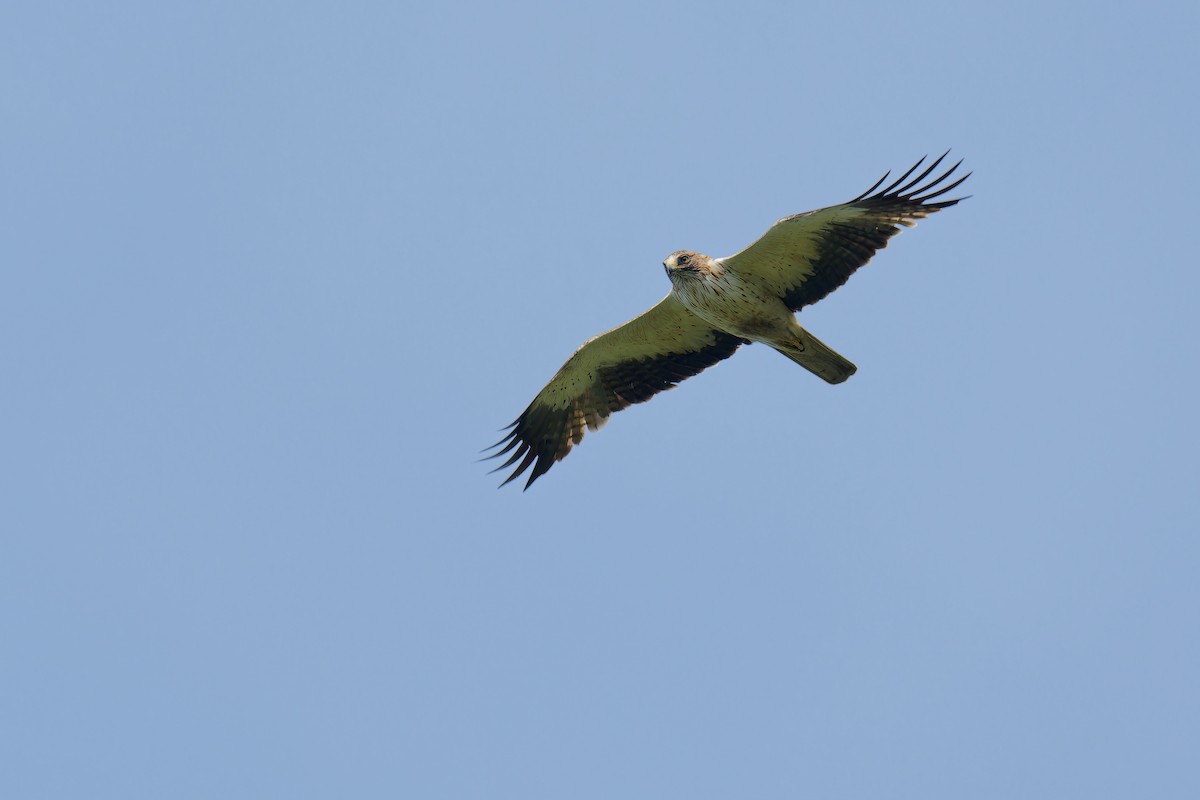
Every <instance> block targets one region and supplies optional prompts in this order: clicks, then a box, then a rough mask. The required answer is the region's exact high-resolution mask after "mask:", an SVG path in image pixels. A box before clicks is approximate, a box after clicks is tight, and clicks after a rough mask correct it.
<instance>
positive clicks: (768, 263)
mask: <svg viewBox="0 0 1200 800" xmlns="http://www.w3.org/2000/svg"><path fill="white" fill-rule="evenodd" d="M948 154H949V153H948V151H947V153H943V154H942V156H941V158H938V159H937V160H936V161H934V162H933V163H932V164H930V165H929V166H928V167H927V168H926V169H925V171H924V172H922V173H921V174H920V175H918V176H917V177H915V178H913V179H912V180H911V181H909V182H908V183H904V181H906V180H908V176H909V175H911V174H913V172H915V171H916V170H917V168H918V167H919V166H921V164H922V163H923V162H924V161H925V159H924V158H922V159H921V160H920V161H918V162H917V163H916V164H914V165H913V166H912V168H911V169H909V170H908V172H906V173H904V174H903V175H901V176H900V178H899V179H897V180H896V181H894V182H893V183H892V184H891V185H890V186H888V187H887V188H885V189H880V190H879V191H878V192H875V190H876V189H878V188H879V186H880V184H882V183H883V182H884V181H885V180H887V177H888V174H890V173H888V174H885V175H884V176H883V177H882V178H880V179H879V180H878V181H877V182H876V183H875V185H874V186H872V187H871V188H870V189H868V190H867V191H865V192H863V193H862V194H860V195H859V196H858V197H856V198H854V199H853V200H851V201H850V202H848V203H843V204H842V205H840V206H830V207H829V208H821V209H818V210H816V211H808V212H806V213H804V214H795V215H793V216H790V217H784V218H783V219H781V220H779V221H778V222H776V223H775V224H774V225H772V226H771V228H770V230H768V231H767V232H766V233H765V234H763V236H762V238H761V239H759V240H758V241H757V242H755V243H754V244H752V245H750V246H749V247H747V248H746V249H745V250H743V251H742V252H740V253H738V254H737V255H733V256H729V257H727V258H722V259H719V261H720V263H722V264H724V265H726V266H727V267H728V268H730V269H732V270H735V271H736V272H737V273H738V274H740V275H742V276H744V277H747V278H749V279H751V280H756V281H757V282H759V283H760V284H762V285H764V286H765V287H766V288H768V289H769V290H770V291H772V292H773V293H775V294H777V295H778V296H779V297H780V298H782V299H783V301H784V302H785V303H787V306H788V308H790V309H791V310H792V311H799V310H800V309H801V308H803V307H804V306H807V305H810V304H812V303H815V302H817V301H818V300H820V299H821V298H823V297H825V296H826V295H828V294H829V293H830V292H832V291H833V290H834V289H836V288H838V287H839V286H841V285H842V284H843V283H845V282H846V281H847V280H849V278H850V276H851V275H852V274H853V273H854V271H855V270H856V269H858V268H859V267H861V266H862V265H863V264H866V263H867V262H868V261H870V260H871V256H873V255H875V251H876V250H880V249H882V248H884V247H887V243H888V239H890V238H892V237H893V236H895V235H896V234H897V233H899V232H900V228H898V227H897V226H898V225H904V226H906V227H910V228H911V227H912V226H913V225H915V224H916V220H918V219H922V218H924V217H927V216H929V215H930V214H932V213H934V212H935V211H940V210H941V209H943V208H947V207H949V206H952V205H954V204H955V203H957V202H959V200H963V199H965V198H961V197H960V198H957V199H955V200H942V201H939V202H936V203H930V202H928V201H930V200H932V199H934V198H935V197H941V196H942V195H944V194H945V193H946V192H949V191H950V190H951V189H953V188H954V187H956V186H958V185H959V184H960V183H962V182H963V181H965V180H966V179H967V178H969V177H970V175H971V173H969V172H968V173H967V174H966V175H964V176H962V177H961V178H959V179H958V180H956V181H954V182H953V183H951V184H948V185H946V186H941V188H939V186H940V185H941V184H942V183H943V182H944V181H945V180H946V179H947V178H949V177H950V176H951V175H952V174H953V173H954V171H955V170H956V169H958V164H961V163H962V162H961V161H959V162H958V164H955V165H954V166H953V167H951V168H950V169H948V170H947V171H946V172H944V173H942V174H941V175H940V176H939V177H937V178H934V179H933V180H931V181H929V182H928V183H926V184H924V185H920V184H921V182H922V181H924V180H925V179H926V178H927V177H928V176H929V174H930V173H931V172H933V171H934V170H935V169H937V166H938V165H939V164H941V163H942V160H943V159H944V158H945V157H946V156H947V155H948ZM901 184H904V185H903V186H901ZM914 187H917V188H914ZM935 190H936V191H935ZM872 192H875V193H874V194H872Z"/></svg>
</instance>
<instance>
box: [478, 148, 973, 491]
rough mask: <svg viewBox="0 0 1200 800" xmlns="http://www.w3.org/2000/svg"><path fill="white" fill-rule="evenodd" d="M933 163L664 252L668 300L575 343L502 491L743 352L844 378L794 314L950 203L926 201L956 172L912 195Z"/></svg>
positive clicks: (510, 445) (517, 436) (515, 431)
mask: <svg viewBox="0 0 1200 800" xmlns="http://www.w3.org/2000/svg"><path fill="white" fill-rule="evenodd" d="M943 158H945V155H943V156H942V158H939V159H937V160H936V161H934V162H933V163H932V164H931V165H930V166H929V167H927V168H926V169H925V170H924V171H923V172H922V173H921V174H920V175H918V176H917V177H916V178H914V179H912V180H911V181H909V182H908V183H907V184H904V185H903V186H901V184H902V183H904V181H905V180H907V179H908V176H909V175H911V174H912V173H913V172H914V171H916V169H917V167H919V166H920V165H921V163H922V162H923V161H924V160H925V159H921V161H918V162H917V163H916V164H915V165H914V166H913V167H912V168H911V169H909V170H908V172H906V173H904V175H902V176H901V177H900V178H899V179H898V180H896V181H895V182H893V183H892V184H891V185H889V186H888V187H886V188H884V189H882V190H881V191H879V192H877V193H876V194H871V193H872V192H874V191H875V190H876V189H877V188H878V187H879V186H880V184H882V183H883V181H884V180H886V179H887V175H884V177H883V178H881V179H880V180H879V181H878V182H876V184H875V185H874V186H872V187H871V188H870V189H868V190H867V191H866V192H864V193H863V194H861V195H859V196H858V197H856V198H854V199H853V200H851V201H850V202H848V203H843V204H842V205H838V206H830V207H829V208H822V209H818V210H817V211H809V212H807V213H805V214H796V215H794V216H791V217H784V218H783V219H781V220H779V221H778V222H777V223H775V224H774V225H773V226H771V228H770V229H769V230H768V231H767V232H766V233H765V234H763V236H762V237H761V238H759V240H758V241H756V242H754V243H753V244H752V245H750V246H749V247H747V248H746V249H745V250H743V251H741V252H740V253H737V254H736V255H732V256H728V257H726V258H710V257H708V256H705V255H702V254H700V253H696V252H693V251H691V250H680V251H677V252H675V253H672V254H671V255H670V256H668V257H667V259H666V260H665V261H664V262H663V267H664V268H665V269H666V271H667V275H668V277H669V278H670V280H671V292H670V294H668V295H667V296H666V297H664V298H663V299H662V300H661V301H660V302H659V303H658V304H657V305H656V306H654V307H653V308H651V309H650V310H649V311H647V312H646V313H644V314H642V315H641V316H639V317H637V318H635V319H633V320H630V321H629V322H627V323H625V324H624V325H622V326H620V327H618V328H614V329H613V330H611V331H608V332H607V333H603V334H601V335H599V336H596V337H594V338H592V339H589V340H588V341H587V342H585V343H584V344H583V346H582V347H580V348H579V349H578V350H576V351H575V354H574V355H572V356H571V358H570V359H568V360H567V363H566V364H564V365H563V366H562V369H560V370H559V371H558V374H556V375H555V376H554V377H553V378H552V379H551V380H550V383H548V384H546V386H545V388H543V389H542V391H541V392H539V393H538V395H537V397H535V398H534V400H533V402H532V403H530V404H529V407H528V408H527V409H525V411H524V413H522V414H521V416H520V417H518V418H517V420H516V422H514V423H513V424H512V425H511V426H509V427H511V428H512V430H511V431H509V433H508V435H507V436H505V437H504V439H502V440H501V441H500V442H498V443H497V446H501V445H502V448H501V449H500V450H499V451H498V452H497V453H496V454H495V455H496V456H499V455H502V454H504V453H507V452H509V451H510V450H512V451H514V452H513V453H512V455H511V456H509V458H508V460H507V461H505V463H504V464H502V465H501V466H500V467H499V469H503V468H505V467H508V466H511V465H513V464H517V466H516V469H515V470H514V471H513V473H512V475H510V476H509V477H508V479H507V480H505V481H504V483H508V482H509V481H511V480H513V479H514V478H516V477H517V476H518V475H520V474H521V473H523V472H524V471H525V470H526V469H528V468H529V467H531V466H532V467H533V471H532V472H531V474H530V476H529V480H528V481H527V482H526V484H525V486H526V488H528V487H529V486H530V485H531V484H532V483H533V482H534V481H535V480H537V479H538V477H540V476H541V475H543V474H545V472H546V471H547V470H548V469H550V467H551V466H552V465H553V464H554V462H556V461H558V460H560V459H562V458H563V457H564V456H566V454H567V453H568V452H569V451H570V450H571V447H572V446H573V445H575V444H578V443H579V442H580V441H581V440H582V439H583V433H584V431H585V430H587V429H591V430H597V429H599V428H600V427H601V426H602V425H603V424H604V423H605V422H606V421H607V420H608V417H609V416H610V415H611V414H612V412H614V411H619V410H620V409H622V408H626V407H627V406H629V405H631V404H633V403H640V402H643V401H645V400H649V399H650V398H651V397H652V396H653V395H655V394H657V393H658V392H660V391H662V390H664V389H670V388H673V387H674V386H675V384H677V383H678V382H679V381H682V380H684V379H685V378H689V377H691V376H692V375H695V374H696V373H698V372H700V371H702V370H704V369H705V368H707V367H709V366H711V365H713V364H715V363H716V362H718V361H721V360H722V359H725V358H728V357H729V356H731V355H733V353H734V351H735V350H737V348H738V347H739V346H740V345H742V344H748V343H750V342H762V343H764V344H767V345H769V346H771V347H773V348H774V349H776V350H777V351H779V352H780V353H782V354H783V355H785V356H787V357H788V358H790V359H792V360H793V361H795V362H796V363H797V364H800V365H801V366H803V367H804V368H805V369H808V370H809V371H811V372H813V373H814V374H816V375H818V376H819V377H821V378H823V379H824V380H826V381H828V382H829V383H841V382H842V381H844V380H846V379H847V378H848V377H850V376H851V375H853V374H854V372H855V369H856V368H855V366H854V365H853V364H852V363H850V362H849V361H847V360H846V359H845V358H843V357H842V356H840V355H838V354H837V353H836V352H834V351H833V350H832V349H830V348H829V347H828V346H827V345H825V344H824V343H822V342H821V341H820V340H818V339H817V338H816V337H814V336H813V335H812V334H810V333H809V332H808V331H806V330H805V329H804V328H802V327H801V326H800V323H799V322H797V321H796V317H795V312H796V311H799V310H800V309H801V308H803V307H804V306H806V305H809V304H811V303H815V302H817V301H818V300H820V299H821V298H823V297H825V296H826V295H828V294H829V293H830V292H832V291H833V290H834V289H836V288H838V287H839V286H841V285H842V284H843V283H845V282H846V280H847V279H849V277H850V275H851V274H852V273H853V272H854V271H855V270H856V269H858V268H859V267H861V266H862V265H863V264H865V263H867V261H869V260H870V258H871V256H872V255H874V254H875V252H876V251H877V250H879V249H881V248H883V247H886V246H887V241H888V239H889V238H891V237H892V236H894V235H895V234H896V233H898V232H899V230H900V229H899V228H898V227H897V225H904V226H912V225H913V224H914V223H915V221H916V220H917V219H920V218H922V217H926V216H928V215H929V214H931V213H933V212H935V211H938V210H940V209H942V208H946V207H948V206H952V205H954V204H955V203H957V202H959V200H942V201H939V202H936V203H930V202H927V201H929V200H932V199H933V198H936V197H939V196H941V195H942V194H945V193H946V192H948V191H950V190H951V189H953V188H954V187H955V186H957V185H958V184H960V183H962V182H963V181H964V180H966V178H967V177H968V176H963V177H961V178H959V179H958V180H956V181H954V182H953V183H950V184H948V185H946V186H943V187H941V188H938V187H939V185H940V184H941V183H942V182H943V181H945V180H946V179H947V178H948V177H949V176H950V175H951V173H953V172H954V171H955V170H956V169H957V168H958V164H955V165H954V166H953V167H951V168H950V169H949V170H947V171H946V172H945V173H943V174H942V175H940V176H939V177H937V178H934V179H933V180H931V181H929V182H928V183H926V184H925V185H923V186H920V187H919V188H914V187H916V186H918V184H920V183H921V182H922V181H923V180H925V179H926V177H928V175H929V174H930V173H931V172H932V171H933V170H934V169H935V168H936V167H937V166H938V164H940V163H941V161H942V159H943ZM493 457H494V456H493ZM518 461H519V462H520V463H517V462H518Z"/></svg>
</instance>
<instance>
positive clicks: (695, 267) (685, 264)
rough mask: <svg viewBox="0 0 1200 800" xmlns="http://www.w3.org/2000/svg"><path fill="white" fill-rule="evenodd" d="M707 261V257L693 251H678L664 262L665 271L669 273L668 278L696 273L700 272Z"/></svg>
mask: <svg viewBox="0 0 1200 800" xmlns="http://www.w3.org/2000/svg"><path fill="white" fill-rule="evenodd" d="M707 261H708V257H707V256H702V255H700V254H699V253H696V252H693V251H691V250H676V251H675V252H674V253H671V255H669V256H667V258H666V260H665V261H663V269H665V270H666V271H667V275H668V276H671V275H672V274H673V273H680V272H692V273H694V272H699V271H700V269H701V267H702V266H703V265H704V263H705V262H707Z"/></svg>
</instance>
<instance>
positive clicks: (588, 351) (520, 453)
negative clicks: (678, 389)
mask: <svg viewBox="0 0 1200 800" xmlns="http://www.w3.org/2000/svg"><path fill="white" fill-rule="evenodd" d="M744 342H745V340H744V339H741V338H739V337H737V336H732V335H730V334H728V333H723V332H722V331H718V330H714V329H713V327H712V326H711V325H709V324H708V323H707V322H704V321H703V320H701V319H700V318H699V317H697V316H696V315H695V314H693V313H692V312H690V311H688V310H687V309H686V308H684V307H683V304H682V303H680V302H679V301H678V300H676V299H675V296H674V295H671V294H668V295H667V296H666V297H665V298H663V299H662V301H661V302H659V303H658V305H656V306H654V307H653V308H651V309H650V310H649V311H647V312H646V313H645V314H642V315H641V316H639V317H636V318H635V319H632V320H630V321H629V322H626V323H625V324H624V325H622V326H620V327H619V328H614V329H613V330H611V331H609V332H607V333H602V334H600V335H599V336H596V337H593V338H592V339H589V340H588V341H587V342H585V343H584V344H583V346H582V347H580V348H579V349H578V350H576V351H575V354H574V355H572V356H571V357H570V358H569V359H568V360H567V363H566V364H563V366H562V369H560V370H559V371H558V374H556V375H555V376H554V377H553V378H551V379H550V382H549V383H547V384H546V386H545V388H543V389H542V390H541V391H540V392H538V394H537V397H535V398H533V402H532V403H530V404H529V407H528V408H526V409H525V411H524V412H523V413H522V414H521V416H520V417H518V418H517V420H516V421H515V422H513V423H512V424H511V425H509V426H508V427H510V428H512V430H511V431H509V433H508V435H507V436H505V437H504V438H503V439H501V440H500V441H499V442H497V443H496V444H494V445H492V447H500V448H501V449H500V450H499V451H498V452H496V453H494V454H492V455H491V456H488V458H496V457H497V456H501V455H504V454H505V453H507V452H508V451H510V450H512V451H513V453H512V455H511V456H509V458H508V460H507V461H505V462H504V463H503V464H501V465H500V466H499V467H497V468H496V470H493V472H495V471H497V470H501V469H504V468H506V467H509V466H512V465H513V464H516V465H517V466H516V468H515V469H514V470H513V473H512V474H511V475H509V476H508V478H507V479H506V480H505V481H504V483H502V484H500V485H501V486H503V485H504V484H505V483H508V482H509V481H511V480H513V479H514V478H516V477H517V476H518V475H520V474H521V473H523V472H524V471H525V470H526V469H528V468H529V467H531V466H532V467H533V471H532V472H531V473H530V475H529V480H528V481H527V482H526V483H525V488H526V489H528V488H529V486H530V485H531V484H532V483H533V482H534V481H535V480H537V479H538V478H539V477H541V476H542V475H544V474H545V473H546V471H547V470H548V469H550V467H552V466H553V465H554V462H556V461H560V460H561V459H562V458H564V457H565V456H566V455H567V453H568V452H570V450H571V447H572V446H574V445H576V444H579V442H580V440H582V439H583V434H584V430H585V429H588V428H590V429H591V430H598V429H599V428H600V427H601V426H602V425H603V424H604V423H605V422H606V421H607V420H608V417H609V416H610V415H611V414H612V413H613V412H614V411H620V410H621V409H623V408H627V407H628V406H630V405H632V404H634V403H642V402H645V401H646V400H649V399H650V398H651V397H653V396H654V395H655V394H657V393H658V392H661V391H663V390H664V389H671V388H674V386H675V384H677V383H679V382H680V381H682V380H684V379H685V378H690V377H691V376H693V375H695V374H697V373H698V372H700V371H701V370H703V369H705V368H707V367H710V366H712V365H713V364H715V363H717V362H718V361H721V360H722V359H725V358H728V357H729V356H731V355H733V352H734V351H735V350H737V349H738V346H739V345H741V344H743V343H744ZM514 448H515V449H514ZM518 462H520V463H518Z"/></svg>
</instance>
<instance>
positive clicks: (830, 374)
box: [771, 328, 858, 383]
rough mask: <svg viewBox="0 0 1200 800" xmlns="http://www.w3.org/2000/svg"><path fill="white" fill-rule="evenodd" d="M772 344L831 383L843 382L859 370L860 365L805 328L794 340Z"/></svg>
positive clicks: (800, 329)
mask: <svg viewBox="0 0 1200 800" xmlns="http://www.w3.org/2000/svg"><path fill="white" fill-rule="evenodd" d="M771 346H772V347H774V348H775V349H776V350H778V351H779V352H780V353H783V354H784V355H785V356H787V357H788V358H790V359H791V360H792V361H795V362H796V363H797V364H799V365H800V366H802V367H804V368H805V369H806V370H808V371H809V372H811V373H812V374H814V375H816V376H817V377H818V378H821V379H822V380H825V381H828V382H829V383H841V382H842V381H844V380H846V378H849V377H850V376H851V375H853V374H854V373H855V372H857V371H858V367H856V366H854V364H852V363H850V362H849V361H847V360H846V359H845V358H842V357H841V356H840V355H838V354H837V353H836V352H834V350H833V348H831V347H830V346H829V345H827V344H825V343H824V342H822V341H821V340H820V339H818V338H817V337H815V336H813V335H812V334H811V333H809V332H808V331H806V330H804V329H803V328H799V330H798V331H797V333H796V335H795V336H794V338H793V339H792V341H790V342H787V343H782V342H776V343H772V344H771Z"/></svg>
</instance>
